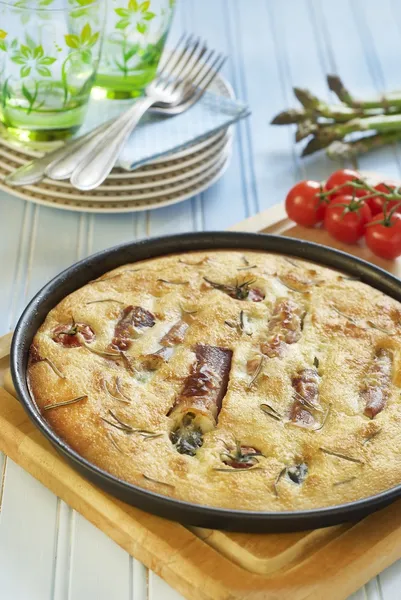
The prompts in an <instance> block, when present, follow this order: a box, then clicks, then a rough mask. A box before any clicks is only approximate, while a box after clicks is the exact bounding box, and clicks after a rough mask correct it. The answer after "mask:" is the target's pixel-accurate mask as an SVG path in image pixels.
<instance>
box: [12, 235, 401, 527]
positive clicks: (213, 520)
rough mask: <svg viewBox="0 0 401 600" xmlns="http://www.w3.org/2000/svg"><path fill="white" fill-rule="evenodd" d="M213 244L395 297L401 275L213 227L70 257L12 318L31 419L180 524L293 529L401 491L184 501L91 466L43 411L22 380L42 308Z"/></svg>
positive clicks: (93, 476) (340, 517) (108, 481)
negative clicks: (272, 504)
mask: <svg viewBox="0 0 401 600" xmlns="http://www.w3.org/2000/svg"><path fill="white" fill-rule="evenodd" d="M219 249H221V250H228V249H237V250H238V249H242V250H244V251H246V250H257V251H265V252H271V253H276V254H282V255H287V256H292V257H295V258H300V259H303V260H310V261H312V262H315V263H320V264H322V265H325V266H328V267H332V268H334V269H338V270H340V271H342V272H345V273H349V274H352V275H354V276H355V275H357V276H358V278H359V279H360V280H361V281H362V282H365V283H368V284H369V285H371V286H373V287H375V288H377V289H379V290H380V291H383V292H384V293H385V294H387V295H389V296H392V297H393V298H395V299H396V300H398V301H401V282H400V281H399V280H398V279H397V278H396V277H394V276H393V275H391V274H390V273H388V272H387V271H384V270H383V269H380V268H379V267H376V266H374V265H372V264H370V263H368V262H366V261H364V260H362V259H359V258H356V257H354V256H351V255H349V254H346V253H345V252H341V251H338V250H333V249H332V248H329V247H326V246H321V245H319V244H315V243H313V242H306V241H303V240H298V239H292V238H286V237H283V236H273V235H266V234H254V233H238V232H219V231H217V232H206V233H205V232H202V233H186V234H178V235H172V236H163V237H159V238H151V239H148V240H141V241H137V242H130V243H127V244H123V245H119V246H115V247H113V248H110V249H108V250H103V251H101V252H98V253H97V254H94V255H92V256H90V257H88V258H86V259H83V260H81V261H79V262H78V263H75V264H74V265H72V266H71V267H69V268H67V269H65V270H64V271H63V272H61V273H60V274H59V275H57V276H56V277H55V278H53V279H52V280H51V281H50V282H49V283H48V284H46V285H45V286H44V287H43V288H42V289H41V290H40V291H39V292H38V293H37V294H36V296H35V297H34V298H33V299H32V300H31V301H30V303H29V304H28V306H27V307H26V308H25V310H24V312H23V314H22V315H21V317H20V319H19V321H18V324H17V326H16V329H15V333H14V337H13V341H12V347H11V354H10V358H11V372H12V377H13V381H14V385H15V388H16V391H17V393H18V397H19V398H20V400H21V403H22V404H23V407H24V409H25V411H26V412H27V413H28V416H29V417H30V419H31V420H32V421H33V422H34V424H35V425H36V426H37V427H38V428H39V429H40V430H41V432H42V433H43V434H44V435H45V437H46V438H47V439H48V440H49V441H50V442H51V443H52V444H53V445H54V446H55V447H56V449H57V450H58V451H59V452H61V453H62V454H63V455H64V456H65V457H66V458H67V459H69V460H70V462H72V463H74V465H75V466H76V467H77V468H78V469H79V471H80V472H81V473H84V474H85V473H86V474H87V475H88V477H89V479H90V480H91V481H95V482H96V483H97V484H98V485H100V486H101V487H103V488H104V489H107V491H108V492H110V493H112V494H114V495H117V496H118V497H120V498H122V496H121V494H122V495H123V496H124V497H123V498H122V499H124V500H125V501H128V502H129V501H130V500H129V498H128V500H127V496H128V497H129V496H130V495H132V499H133V502H132V504H133V505H137V506H138V505H140V507H141V508H144V507H145V503H146V505H148V506H149V508H151V505H152V503H154V507H153V508H154V510H152V512H154V513H155V514H159V515H160V516H167V517H168V518H171V519H174V520H178V521H182V522H185V523H186V524H192V525H200V526H208V527H211V526H212V527H213V526H214V527H215V528H220V529H231V530H237V531H247V530H248V531H252V530H253V531H259V532H260V531H293V530H295V529H307V528H309V527H312V526H320V527H322V526H325V525H332V524H335V523H340V522H343V521H346V520H352V519H358V518H361V517H362V516H365V515H366V514H368V513H369V512H372V511H373V510H377V509H378V508H380V507H382V506H385V505H386V504H389V503H390V502H392V501H393V500H395V499H396V498H397V497H400V496H401V484H400V485H397V486H394V487H392V488H389V489H387V490H384V491H382V492H380V493H378V494H376V495H374V496H368V497H366V498H361V499H359V500H356V501H354V502H348V503H346V504H339V505H333V506H327V507H322V508H316V509H307V510H296V511H277V512H276V511H248V510H239V509H230V508H219V507H215V506H210V505H203V504H202V505H200V504H195V503H190V502H186V501H184V500H179V499H175V498H171V497H169V496H164V495H163V494H160V493H157V492H152V491H150V490H147V489H145V488H142V487H139V486H136V485H134V484H131V483H128V482H126V481H124V480H122V479H119V478H117V477H115V476H114V475H112V474H111V473H108V472H107V471H105V470H103V469H101V468H100V467H97V466H96V465H94V464H93V463H91V462H89V461H88V460H87V459H85V458H84V457H82V456H81V455H80V454H78V453H77V452H76V451H75V450H73V449H72V448H71V447H70V446H69V445H68V444H67V443H66V442H65V441H64V440H63V439H62V438H60V437H59V436H58V435H57V434H56V433H55V432H54V431H53V430H52V429H51V427H50V426H49V425H48V423H47V421H46V420H45V419H44V418H43V417H42V415H41V414H40V412H39V410H38V408H37V406H36V404H35V402H34V401H33V399H32V398H31V396H30V394H29V389H28V385H27V380H26V366H27V359H28V350H29V346H30V344H31V341H32V338H33V336H34V334H35V333H36V331H37V329H38V328H39V327H40V325H41V323H42V322H43V320H44V318H45V317H46V315H47V313H48V312H49V311H50V310H51V309H52V308H53V307H54V306H56V305H57V304H58V303H59V302H60V300H62V298H64V297H65V296H66V295H68V294H70V293H71V292H72V291H74V290H76V289H78V288H80V287H82V286H83V285H85V283H88V282H89V281H91V280H93V279H96V278H97V277H100V276H101V275H102V274H104V273H106V272H107V271H109V270H111V269H113V268H117V267H118V266H123V265H124V264H127V263H129V262H135V261H140V260H144V259H146V258H152V257H156V256H161V255H167V254H172V253H174V252H180V253H181V252H190V251H196V250H219ZM78 274H79V277H78ZM119 492H120V495H119ZM180 517H181V518H180Z"/></svg>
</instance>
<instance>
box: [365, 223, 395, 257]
mask: <svg viewBox="0 0 401 600" xmlns="http://www.w3.org/2000/svg"><path fill="white" fill-rule="evenodd" d="M365 239H366V244H367V246H368V248H370V249H371V250H372V252H374V254H376V255H377V256H381V257H382V258H387V259H389V260H392V259H393V258H397V256H400V255H401V215H400V214H398V213H394V214H392V215H390V216H385V215H384V213H380V214H379V215H376V216H375V217H373V219H372V220H371V222H370V223H369V224H368V226H367V227H366V233H365Z"/></svg>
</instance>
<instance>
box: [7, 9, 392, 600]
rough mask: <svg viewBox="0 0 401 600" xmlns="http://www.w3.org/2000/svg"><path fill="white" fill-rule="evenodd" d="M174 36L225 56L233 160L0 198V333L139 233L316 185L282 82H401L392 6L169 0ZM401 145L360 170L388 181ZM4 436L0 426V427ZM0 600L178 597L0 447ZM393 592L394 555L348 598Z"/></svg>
mask: <svg viewBox="0 0 401 600" xmlns="http://www.w3.org/2000/svg"><path fill="white" fill-rule="evenodd" d="M178 3H179V8H178V10H177V15H176V20H175V23H174V31H173V32H172V37H173V38H174V37H176V36H177V34H178V33H179V32H180V31H182V30H186V31H193V32H195V33H198V34H200V35H203V36H204V37H205V38H207V39H208V40H209V42H210V45H211V46H214V47H216V48H218V49H220V50H222V51H224V52H226V53H228V54H229V56H230V59H229V61H228V63H227V65H226V69H225V75H226V76H227V77H228V79H229V80H230V81H231V83H232V84H233V86H234V88H235V91H236V93H237V95H238V97H239V98H241V99H243V100H244V101H246V102H248V103H249V105H250V107H251V109H252V117H251V118H250V119H249V120H247V121H246V122H243V123H241V125H240V126H239V127H238V128H237V134H236V139H235V144H234V154H233V159H232V163H231V166H230V168H229V170H228V172H227V173H226V175H225V176H224V178H223V179H222V180H221V181H220V182H219V183H218V184H217V185H215V186H214V187H213V188H212V189H210V190H208V191H207V192H205V193H203V194H201V195H200V196H197V197H195V198H193V199H192V200H190V201H187V202H185V203H183V204H180V205H177V206H173V207H171V208H167V209H162V210H158V211H156V212H151V213H138V214H136V215H133V216H129V215H122V216H107V215H101V216H94V215H92V216H90V215H86V214H82V215H79V214H74V213H69V212H62V211H57V210H53V209H47V208H43V207H40V208H39V207H38V206H34V205H33V204H28V203H26V202H24V201H22V200H19V199H16V198H14V197H12V196H10V195H8V194H5V193H2V192H0V240H1V241H0V245H1V246H0V247H1V257H2V260H1V276H2V277H1V280H2V293H1V295H0V333H5V332H6V331H8V330H9V329H11V328H12V327H13V326H14V325H15V322H16V319H17V318H18V315H19V314H20V313H21V311H22V309H23V307H24V305H25V304H26V302H27V301H28V300H29V298H30V297H31V296H32V295H33V294H34V293H35V292H36V291H37V290H38V289H39V288H40V287H41V286H42V285H43V284H44V283H45V282H47V280H48V279H49V278H51V277H53V276H54V275H56V274H57V273H58V272H59V271H60V270H61V269H63V268H65V267H67V266H68V265H70V264H71V263H73V262H74V261H76V260H77V259H79V258H82V257H84V256H86V255H87V254H89V253H91V252H94V251H96V250H100V249H102V248H105V247H107V246H111V245H114V244H118V243H120V242H124V241H128V240H133V239H136V238H140V237H144V236H152V235H156V234H164V233H173V232H178V231H190V230H200V229H209V230H210V229H224V228H226V227H228V226H230V225H232V224H234V223H235V222H237V221H240V220H242V219H244V218H245V217H247V216H249V215H251V214H253V213H255V212H257V211H259V210H262V209H263V208H267V207H268V206H270V205H272V204H274V203H276V202H279V201H281V200H282V199H283V197H284V195H285V192H286V190H287V189H288V188H289V187H290V186H291V184H292V183H293V182H294V181H295V180H296V179H298V178H300V177H310V178H313V179H323V178H324V177H325V176H327V174H328V173H329V172H330V171H331V170H333V168H334V167H335V165H333V163H331V162H330V161H329V160H328V159H326V158H325V157H324V156H316V157H313V158H311V159H308V160H306V161H301V160H300V159H299V158H298V156H297V153H296V152H295V151H294V144H293V141H292V138H293V134H292V132H290V130H289V129H288V128H273V127H270V126H269V121H270V119H271V117H272V116H273V115H274V114H275V113H277V112H278V111H279V110H281V109H283V108H284V107H285V106H289V105H290V104H293V103H294V101H293V97H292V93H291V86H292V85H293V84H295V83H296V84H297V85H301V86H304V87H309V88H310V89H312V90H314V91H315V92H316V93H318V94H320V95H321V96H322V97H324V98H328V97H329V96H328V93H327V90H326V85H325V80H324V75H325V74H326V73H328V72H338V73H339V74H341V76H342V77H343V78H344V80H345V81H346V83H347V84H348V85H349V86H350V88H351V89H352V90H353V91H354V90H355V92H357V93H361V94H362V93H368V92H372V91H381V90H383V89H385V88H387V89H391V88H397V87H398V88H400V87H401V2H400V0H393V1H392V0H380V1H378V0H252V2H251V1H250V0H202V1H201V0H178ZM400 159H401V155H400V149H399V148H397V147H395V148H390V149H386V150H383V151H380V152H378V153H376V154H374V155H373V156H371V157H366V158H362V159H361V160H360V165H359V166H360V167H361V168H363V169H367V170H375V171H383V172H384V173H385V174H386V175H388V176H389V177H399V176H400V175H401V169H400ZM0 435H1V432H0ZM0 508H1V511H0V598H1V600H92V599H93V600H145V599H151V600H178V598H180V596H179V595H178V594H177V593H176V592H174V591H173V590H171V589H170V588H169V587H168V586H167V585H166V584H165V583H164V582H163V581H161V580H160V579H159V578H158V577H157V576H155V575H154V574H152V573H147V570H146V569H145V568H144V567H143V566H142V565H141V564H139V563H138V562H136V561H135V560H133V559H132V558H130V557H129V556H128V555H127V554H126V553H125V552H124V551H122V550H121V549H120V548H119V547H118V546H116V545H115V544H114V543H113V542H111V541H110V540H109V539H108V538H107V537H106V536H105V535H104V534H102V533H100V532H99V531H98V530H96V529H95V528H94V527H93V526H92V525H91V524H89V523H88V522H87V521H86V520H85V519H83V518H82V517H80V516H79V515H78V514H77V513H75V512H74V511H72V510H71V509H69V508H68V506H66V505H65V504H64V503H63V502H61V501H60V500H59V499H57V498H56V497H55V496H54V495H53V494H52V493H51V492H49V491H48V490H46V489H45V488H44V487H43V486H42V485H41V484H39V483H38V482H37V481H35V480H34V479H33V478H32V477H30V476H29V475H27V474H26V473H25V472H24V471H22V470H21V469H20V468H19V467H18V466H16V465H15V464H14V463H13V462H12V461H10V460H8V459H7V458H5V457H4V456H1V455H0ZM365 598H367V599H368V600H379V599H380V600H399V599H400V598H401V563H398V564H395V565H393V566H392V567H390V568H389V569H387V570H386V571H385V572H384V573H382V574H381V575H380V576H379V577H377V578H376V579H375V580H373V581H371V582H370V583H369V584H368V585H367V586H365V588H364V589H363V590H360V591H359V592H358V593H356V594H355V595H354V596H353V599H354V600H362V599H365Z"/></svg>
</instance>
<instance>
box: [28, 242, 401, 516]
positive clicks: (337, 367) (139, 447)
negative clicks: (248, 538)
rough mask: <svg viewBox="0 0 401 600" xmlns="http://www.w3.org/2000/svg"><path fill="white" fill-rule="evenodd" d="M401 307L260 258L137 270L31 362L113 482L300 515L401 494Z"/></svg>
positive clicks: (47, 410)
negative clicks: (397, 488)
mask: <svg viewBox="0 0 401 600" xmlns="http://www.w3.org/2000/svg"><path fill="white" fill-rule="evenodd" d="M400 350H401V305H400V304H399V303H398V302H396V301H395V300H393V299H391V298H389V297H388V296H386V295H384V294H382V293H381V292H379V291H378V290H376V289H374V288H372V287H370V286H368V285H365V284H363V283H361V282H360V281H358V280H357V279H354V278H351V277H348V276H346V275H342V274H340V273H338V272H337V271H334V270H331V269H328V268H325V267H322V266H319V265H314V264H312V263H308V262H304V261H301V260H299V259H296V258H286V257H283V256H280V255H275V254H268V253H263V252H253V251H247V250H244V251H225V250H221V251H209V252H206V251H205V252H192V253H186V254H176V255H170V256H165V257H160V258H155V259H150V260H147V261H143V262H138V263H135V264H131V265H125V266H123V267H120V268H118V269H116V270H114V271H112V272H110V273H107V274H105V275H104V276H102V277H101V278H99V279H97V280H95V281H92V282H90V283H89V284H87V285H86V286H85V287H83V288H81V289H79V290H77V291H75V292H74V293H72V294H71V295H69V296H68V297H66V298H65V299H64V300H63V301H62V302H60V304H59V305H58V306H57V307H56V308H54V309H53V310H52V311H51V312H50V313H49V315H48V316H47V318H46V320H45V322H44V323H43V325H42V326H41V328H40V329H39V331H38V332H37V333H36V335H35V338H34V341H33V344H32V347H31V352H30V362H29V367H28V379H29V385H30V389H31V393H32V396H33V397H34V399H35V401H36V403H37V405H38V407H39V409H40V410H41V412H42V414H43V415H44V416H45V418H46V419H47V420H48V422H49V423H50V425H51V426H52V428H53V429H54V430H55V431H56V432H57V434H59V435H60V436H61V437H62V438H63V439H64V440H66V442H67V443H68V444H69V445H70V446H71V447H72V448H73V449H74V450H76V451H77V452H78V453H80V454H81V455H82V456H84V457H85V458H86V459H88V460H89V461H91V462H93V463H94V464H96V465H98V466H99V467H101V468H102V469H104V470H106V471H108V472H109V473H112V474H113V475H115V476H117V477H119V478H121V479H123V480H125V481H128V482H130V483H133V484H136V485H138V486H141V487H143V488H147V489H149V490H152V491H156V492H158V493H161V494H164V495H167V496H171V497H174V498H179V499H181V500H186V501H189V502H192V503H196V504H204V505H211V506H217V507H226V508H235V509H246V510H254V511H256V510H269V511H270V510H274V511H277V510H279V511H282V510H299V509H311V508H317V507H323V506H330V505H335V504H340V503H344V502H349V501H353V500H356V499H359V498H363V497H366V496H370V495H373V494H376V493H378V492H380V491H382V490H385V489H387V488H389V487H392V486H394V485H397V484H399V483H400V482H401V435H400V430H401V399H400V389H399V386H400V383H401V382H400V377H401V375H400V356H401V355H400Z"/></svg>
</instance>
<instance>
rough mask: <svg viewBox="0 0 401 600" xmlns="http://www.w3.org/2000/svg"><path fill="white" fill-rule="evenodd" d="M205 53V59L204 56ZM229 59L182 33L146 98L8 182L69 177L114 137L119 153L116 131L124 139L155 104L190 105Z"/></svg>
mask: <svg viewBox="0 0 401 600" xmlns="http://www.w3.org/2000/svg"><path fill="white" fill-rule="evenodd" d="M205 54H207V56H206V59H205V60H204V61H202V58H203V57H204V56H205ZM224 62H225V57H224V56H222V55H221V54H219V55H217V56H216V53H215V52H214V51H213V50H211V51H209V52H207V48H206V44H205V43H202V42H201V40H200V39H195V40H194V39H193V37H192V36H182V38H181V39H180V41H179V42H178V44H177V46H176V48H175V49H174V50H173V52H172V53H171V55H170V56H169V58H167V59H164V60H162V66H161V69H160V71H159V73H158V75H157V77H156V79H155V81H154V82H153V83H151V84H150V86H148V88H147V90H146V92H147V96H146V97H145V98H144V99H142V100H141V101H139V102H137V103H136V104H135V105H134V106H133V107H131V108H130V109H129V110H128V111H127V112H126V113H123V114H122V115H120V117H118V118H117V119H112V120H110V121H108V122H107V123H103V124H102V125H100V126H98V127H97V128H96V129H94V130H92V131H90V132H89V133H87V134H86V135H84V136H81V137H79V138H77V139H75V140H73V141H72V142H69V143H67V144H66V145H65V146H63V147H62V148H59V149H57V150H55V151H54V152H51V153H49V154H47V155H45V156H43V157H41V158H39V159H36V160H34V161H32V162H30V163H28V164H27V165H24V166H23V167H20V168H19V169H17V170H16V171H14V172H13V173H11V174H10V175H8V176H7V178H6V181H7V183H9V184H11V185H30V184H33V183H37V182H38V181H40V180H41V179H42V178H43V176H44V175H45V173H46V174H48V175H49V176H50V177H52V178H53V179H66V178H68V177H69V176H70V175H71V174H72V173H73V171H74V169H76V168H77V167H78V166H79V165H80V164H81V163H82V166H83V162H82V161H83V160H84V159H85V157H87V156H88V155H89V154H90V153H92V152H94V153H95V155H96V154H98V153H99V152H100V148H101V147H104V145H105V144H109V140H112V141H113V145H112V148H113V149H114V150H115V152H117V156H118V152H119V151H120V147H118V146H117V144H116V141H117V136H118V140H122V141H121V145H122V144H123V143H124V141H125V140H126V139H127V137H128V135H129V134H130V132H131V131H132V129H133V127H134V126H135V125H136V123H137V122H138V121H139V119H140V118H141V116H142V115H143V114H144V112H145V111H146V110H147V109H149V108H150V106H152V108H151V110H152V112H157V113H160V114H163V115H166V116H174V115H176V114H180V113H181V112H183V111H184V110H187V109H188V108H190V107H191V106H192V105H193V104H195V102H197V101H198V100H199V98H200V97H201V96H202V95H203V94H204V92H205V91H206V89H207V87H208V86H209V85H210V83H211V82H212V81H213V79H214V78H215V76H216V75H217V73H218V71H219V70H220V69H221V67H222V66H223V64H224ZM148 90H149V95H148ZM152 92H153V95H152V96H151V95H150V94H151V93H152ZM151 100H152V102H150V101H151ZM124 132H125V133H124ZM110 149H111V148H110ZM117 156H116V158H117ZM85 164H87V162H86V163H85ZM113 164H114V163H113ZM112 166H113V165H112ZM110 170H111V169H110ZM110 170H109V171H108V172H110ZM107 174H108V173H106V175H105V177H106V176H107ZM105 177H104V178H105ZM104 178H103V179H104ZM103 179H102V180H103ZM85 189H86V188H85ZM87 189H89V188H87Z"/></svg>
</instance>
